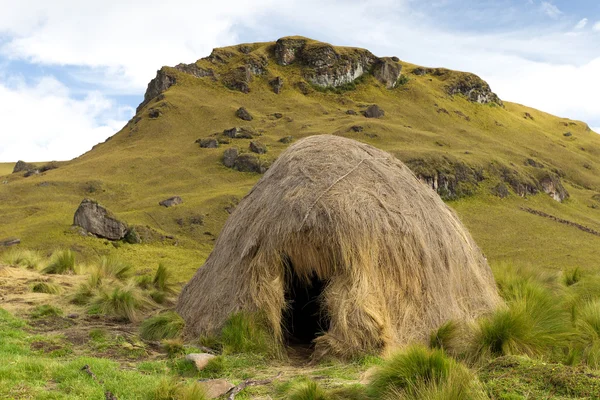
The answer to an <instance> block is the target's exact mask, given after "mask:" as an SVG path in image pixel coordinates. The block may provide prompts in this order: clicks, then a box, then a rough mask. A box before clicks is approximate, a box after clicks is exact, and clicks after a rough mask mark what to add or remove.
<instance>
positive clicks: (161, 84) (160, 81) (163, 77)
mask: <svg viewBox="0 0 600 400" xmlns="http://www.w3.org/2000/svg"><path fill="white" fill-rule="evenodd" d="M176 83H177V79H176V78H175V77H174V76H173V75H171V74H169V73H167V72H166V71H165V69H164V68H163V69H159V70H158V71H156V77H155V78H154V79H152V80H151V81H150V83H148V88H147V89H146V93H144V101H142V102H141V103H140V105H139V106H138V107H137V108H136V110H135V111H136V113H137V112H140V110H141V109H142V108H144V106H145V105H146V104H148V103H149V102H150V101H151V100H152V99H154V98H155V97H156V96H158V95H159V94H161V93H163V92H164V91H166V90H167V89H168V88H170V87H171V86H173V85H174V84H176Z"/></svg>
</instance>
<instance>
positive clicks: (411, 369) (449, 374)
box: [367, 346, 485, 400]
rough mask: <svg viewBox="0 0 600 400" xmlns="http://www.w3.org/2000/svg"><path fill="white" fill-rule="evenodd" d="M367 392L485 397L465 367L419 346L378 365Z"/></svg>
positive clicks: (457, 398)
mask: <svg viewBox="0 0 600 400" xmlns="http://www.w3.org/2000/svg"><path fill="white" fill-rule="evenodd" d="M367 392H368V394H369V395H370V396H371V397H372V398H376V399H400V398H402V399H454V400H461V399H465V400H466V399H478V398H485V397H484V394H483V392H482V391H481V388H480V385H479V383H478V381H477V380H476V379H475V377H474V376H473V375H472V374H471V373H470V372H469V370H468V369H467V368H466V367H464V366H462V365H460V364H458V363H457V362H456V361H454V360H453V359H451V358H449V357H448V356H446V355H445V354H444V352H443V351H442V350H437V349H434V350H429V349H427V348H425V347H422V346H413V347H410V348H408V349H407V350H406V351H403V352H400V353H397V354H395V355H393V356H392V357H391V358H390V359H388V360H387V361H386V362H385V363H384V364H383V365H382V366H380V367H378V369H377V370H376V371H375V372H374V375H373V378H372V380H371V382H370V383H369V385H368V388H367ZM445 396H446V397H445Z"/></svg>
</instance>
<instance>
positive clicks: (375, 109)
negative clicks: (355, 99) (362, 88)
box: [363, 104, 385, 118]
mask: <svg viewBox="0 0 600 400" xmlns="http://www.w3.org/2000/svg"><path fill="white" fill-rule="evenodd" d="M363 115H364V116H365V117H367V118H381V117H383V116H384V115H385V111H383V109H381V108H380V107H379V106H378V105H377V104H373V105H370V106H369V107H367V109H366V110H365V111H364V112H363Z"/></svg>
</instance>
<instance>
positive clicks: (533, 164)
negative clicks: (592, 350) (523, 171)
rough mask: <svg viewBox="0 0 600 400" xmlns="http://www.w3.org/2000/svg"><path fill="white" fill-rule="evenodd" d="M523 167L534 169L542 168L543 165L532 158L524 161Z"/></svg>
mask: <svg viewBox="0 0 600 400" xmlns="http://www.w3.org/2000/svg"><path fill="white" fill-rule="evenodd" d="M525 165H529V166H530V167H534V168H544V164H542V163H540V162H537V161H535V160H534V159H533V158H528V159H527V160H525Z"/></svg>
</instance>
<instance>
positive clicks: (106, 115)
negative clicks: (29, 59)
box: [0, 77, 133, 162]
mask: <svg viewBox="0 0 600 400" xmlns="http://www.w3.org/2000/svg"><path fill="white" fill-rule="evenodd" d="M0 110H2V121H1V124H2V125H1V126H2V140H1V141H0V161H4V162H6V161H16V160H18V159H25V160H26V161H50V160H68V159H71V158H74V157H77V156H79V155H81V154H82V153H84V152H86V151H88V150H89V149H91V148H92V146H94V145H95V144H97V143H98V142H101V141H104V140H105V139H106V138H107V137H108V136H110V135H112V134H113V133H114V132H116V131H117V130H118V129H120V128H121V127H123V125H124V124H125V121H126V120H127V119H129V118H130V116H131V114H132V112H133V110H131V109H126V108H120V107H118V106H116V105H115V104H114V103H113V102H111V101H109V100H107V99H106V98H105V97H103V96H102V95H101V94H99V93H94V92H92V93H89V94H88V95H87V96H86V97H85V98H83V99H75V98H73V97H72V96H71V93H70V91H69V89H68V88H67V87H65V86H64V85H63V84H61V83H60V82H59V81H57V80H56V79H55V78H53V77H44V78H41V79H40V80H39V81H37V82H35V83H34V84H30V85H28V84H26V83H24V82H22V81H20V80H19V79H14V78H13V79H10V83H9V84H6V82H5V83H4V84H3V83H0Z"/></svg>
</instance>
